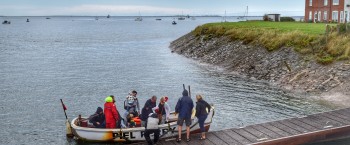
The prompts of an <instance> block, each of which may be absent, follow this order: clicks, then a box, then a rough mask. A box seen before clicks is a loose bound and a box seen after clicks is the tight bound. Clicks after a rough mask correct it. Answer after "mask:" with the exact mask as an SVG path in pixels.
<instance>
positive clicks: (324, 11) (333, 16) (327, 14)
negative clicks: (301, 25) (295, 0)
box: [304, 0, 350, 23]
mask: <svg viewBox="0 0 350 145" xmlns="http://www.w3.org/2000/svg"><path fill="white" fill-rule="evenodd" d="M349 12H350V0H305V17H304V19H305V21H307V22H331V21H333V22H339V23H345V22H349Z"/></svg>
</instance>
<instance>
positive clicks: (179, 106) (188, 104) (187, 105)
mask: <svg viewBox="0 0 350 145" xmlns="http://www.w3.org/2000/svg"><path fill="white" fill-rule="evenodd" d="M182 95H183V96H182V97H181V98H180V99H179V100H178V101H177V103H176V107H175V112H177V113H179V118H191V115H192V109H193V106H194V105H193V101H192V99H191V97H189V96H188V92H187V90H184V91H183V92H182Z"/></svg>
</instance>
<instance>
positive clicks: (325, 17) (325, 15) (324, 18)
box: [323, 11, 328, 21]
mask: <svg viewBox="0 0 350 145" xmlns="http://www.w3.org/2000/svg"><path fill="white" fill-rule="evenodd" d="M327 13H328V12H327V11H324V12H323V20H325V21H327V19H328V18H327Z"/></svg>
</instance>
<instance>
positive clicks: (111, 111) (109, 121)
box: [104, 95, 119, 128]
mask: <svg viewBox="0 0 350 145" xmlns="http://www.w3.org/2000/svg"><path fill="white" fill-rule="evenodd" d="M105 101H106V103H105V105H104V113H105V117H106V128H116V127H117V122H118V121H119V114H118V111H117V107H116V106H115V105H114V102H115V101H114V96H113V95H111V96H108V97H107V98H106V99H105Z"/></svg>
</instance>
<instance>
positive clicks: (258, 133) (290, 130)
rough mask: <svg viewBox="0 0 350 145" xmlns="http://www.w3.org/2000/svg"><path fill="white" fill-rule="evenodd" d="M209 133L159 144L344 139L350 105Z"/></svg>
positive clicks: (348, 133)
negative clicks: (202, 136)
mask: <svg viewBox="0 0 350 145" xmlns="http://www.w3.org/2000/svg"><path fill="white" fill-rule="evenodd" d="M206 135H207V139H206V140H198V137H199V134H194V135H191V141H190V142H186V135H182V141H181V142H179V143H178V142H176V141H175V138H173V139H166V140H161V141H160V142H158V143H157V145H200V144H201V145H246V144H249V145H299V144H309V143H317V142H323V141H330V140H337V139H344V138H349V137H350V108H346V109H340V110H334V111H330V112H323V113H318V114H313V115H308V116H304V117H298V118H290V119H284V120H279V121H274V122H267V123H262V124H256V125H249V126H245V127H241V128H233V129H226V130H221V131H213V132H208V133H207V134H206ZM137 144H140V145H141V144H146V143H145V142H143V143H137ZM133 145H134V144H133Z"/></svg>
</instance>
